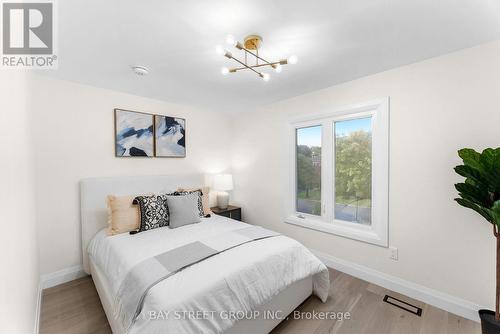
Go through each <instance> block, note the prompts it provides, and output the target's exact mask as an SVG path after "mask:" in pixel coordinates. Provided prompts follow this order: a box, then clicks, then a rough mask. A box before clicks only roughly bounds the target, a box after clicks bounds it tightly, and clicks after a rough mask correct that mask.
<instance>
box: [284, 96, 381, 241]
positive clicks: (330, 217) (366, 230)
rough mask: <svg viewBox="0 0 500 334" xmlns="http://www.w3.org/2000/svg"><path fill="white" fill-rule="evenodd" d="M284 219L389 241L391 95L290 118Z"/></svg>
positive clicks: (323, 229) (335, 231) (362, 239)
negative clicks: (288, 169) (287, 212)
mask: <svg viewBox="0 0 500 334" xmlns="http://www.w3.org/2000/svg"><path fill="white" fill-rule="evenodd" d="M291 142H292V147H293V149H292V151H291V153H292V154H291V162H290V168H291V172H290V184H291V187H290V200H289V203H290V204H289V217H288V218H287V220H286V222H288V223H291V224H296V225H300V226H304V227H308V228H313V229H316V230H320V231H323V232H327V233H333V234H337V235H341V236H345V237H349V238H352V239H357V240H361V241H365V242H369V243H373V244H377V245H382V246H387V244H388V235H387V234H388V233H387V231H388V188H389V187H388V186H389V181H388V171H389V160H388V159H389V101H388V98H387V99H381V100H378V101H374V102H369V103H365V104H362V105H357V106H353V107H347V108H344V109H342V110H339V111H334V112H329V113H323V114H316V115H312V116H310V117H307V118H301V119H297V120H294V121H293V122H291Z"/></svg>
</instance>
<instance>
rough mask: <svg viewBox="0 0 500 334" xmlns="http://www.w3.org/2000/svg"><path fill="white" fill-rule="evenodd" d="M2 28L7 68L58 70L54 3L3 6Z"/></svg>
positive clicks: (6, 4) (3, 4) (4, 64)
mask: <svg viewBox="0 0 500 334" xmlns="http://www.w3.org/2000/svg"><path fill="white" fill-rule="evenodd" d="M35 1H36V0H35ZM2 28H3V31H2V50H3V55H2V62H1V64H2V67H3V68H5V67H7V68H27V67H28V68H30V67H31V68H37V69H39V68H55V67H56V66H57V56H56V55H55V54H54V50H55V48H54V42H55V41H54V36H55V33H54V32H55V29H54V3H53V2H51V1H50V2H47V1H43V2H42V1H41V2H30V3H26V2H3V3H2Z"/></svg>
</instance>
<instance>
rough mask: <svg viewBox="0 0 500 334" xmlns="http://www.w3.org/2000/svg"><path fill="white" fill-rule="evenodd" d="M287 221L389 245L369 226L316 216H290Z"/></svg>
mask: <svg viewBox="0 0 500 334" xmlns="http://www.w3.org/2000/svg"><path fill="white" fill-rule="evenodd" d="M285 223H287V224H292V225H296V226H301V227H305V228H309V229H312V230H316V231H320V232H325V233H329V234H334V235H338V236H341V237H346V238H349V239H354V240H358V241H362V242H366V243H369V244H373V245H377V246H383V247H388V244H387V240H383V239H382V238H381V237H380V236H379V235H378V234H377V233H375V232H374V231H373V230H372V229H371V228H370V227H367V226H349V225H350V224H349V223H326V222H324V221H322V220H319V219H314V218H309V217H306V218H299V217H297V216H294V215H292V216H289V217H288V218H286V219H285Z"/></svg>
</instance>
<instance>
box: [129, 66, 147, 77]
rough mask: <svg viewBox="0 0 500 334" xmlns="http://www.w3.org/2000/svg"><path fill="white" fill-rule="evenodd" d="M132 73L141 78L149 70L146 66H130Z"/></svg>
mask: <svg viewBox="0 0 500 334" xmlns="http://www.w3.org/2000/svg"><path fill="white" fill-rule="evenodd" d="M132 71H134V73H135V74H137V75H139V76H141V77H142V76H145V75H148V73H149V69H148V68H147V67H146V66H132Z"/></svg>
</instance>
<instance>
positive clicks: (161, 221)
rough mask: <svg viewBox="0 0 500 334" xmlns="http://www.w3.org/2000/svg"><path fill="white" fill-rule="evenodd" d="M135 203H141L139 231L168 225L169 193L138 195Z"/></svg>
mask: <svg viewBox="0 0 500 334" xmlns="http://www.w3.org/2000/svg"><path fill="white" fill-rule="evenodd" d="M134 204H137V205H139V211H140V213H141V224H140V227H139V232H142V231H148V230H152V229H155V228H159V227H163V226H168V223H169V213H168V206H167V195H151V196H137V197H136V198H134Z"/></svg>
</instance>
